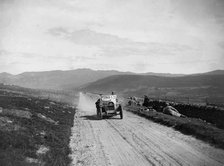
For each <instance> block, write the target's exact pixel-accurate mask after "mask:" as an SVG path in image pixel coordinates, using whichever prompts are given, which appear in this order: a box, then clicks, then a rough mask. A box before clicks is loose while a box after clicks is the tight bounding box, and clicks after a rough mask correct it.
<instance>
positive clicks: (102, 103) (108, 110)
mask: <svg viewBox="0 0 224 166" xmlns="http://www.w3.org/2000/svg"><path fill="white" fill-rule="evenodd" d="M95 104H96V113H97V117H98V118H99V119H103V117H111V116H116V115H120V118H121V119H123V109H122V106H121V104H119V103H118V99H117V95H114V94H112V95H100V98H99V99H98V100H97V102H96V103H95Z"/></svg>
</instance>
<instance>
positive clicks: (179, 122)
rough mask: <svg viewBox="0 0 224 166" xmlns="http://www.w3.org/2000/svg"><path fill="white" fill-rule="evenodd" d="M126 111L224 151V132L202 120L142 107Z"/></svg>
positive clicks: (127, 108)
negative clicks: (175, 115) (147, 109)
mask: <svg viewBox="0 0 224 166" xmlns="http://www.w3.org/2000/svg"><path fill="white" fill-rule="evenodd" d="M125 109H126V110H127V111H130V112H133V113H134V114H137V115H139V116H142V117H145V118H147V119H150V120H152V121H154V122H157V123H160V124H163V125H166V126H169V127H173V128H174V129H176V130H178V131H180V132H182V133H184V134H187V135H192V136H194V137H196V138H198V139H200V140H203V141H205V142H207V143H210V144H211V145H214V146H216V147H218V148H222V149H224V130H222V129H219V128H217V127H216V126H214V125H212V124H209V123H206V122H204V121H202V120H200V119H196V118H181V117H174V116H170V115H166V114H163V113H161V112H156V111H146V110H144V107H141V106H126V108H125Z"/></svg>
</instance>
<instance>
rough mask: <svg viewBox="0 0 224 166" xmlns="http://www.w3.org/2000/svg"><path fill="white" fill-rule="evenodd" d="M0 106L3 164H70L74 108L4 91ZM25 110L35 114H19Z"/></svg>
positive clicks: (4, 165)
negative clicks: (41, 148)
mask: <svg viewBox="0 0 224 166" xmlns="http://www.w3.org/2000/svg"><path fill="white" fill-rule="evenodd" d="M0 107H1V108H0V109H1V110H3V111H1V112H0V166H30V165H32V166H35V165H46V166H66V165H69V163H70V158H69V154H70V148H69V141H70V140H69V138H70V135H71V127H72V125H73V118H74V114H75V109H74V108H73V107H70V106H69V105H68V104H66V103H59V102H53V101H51V100H48V99H39V98H34V97H31V96H24V95H23V96H21V95H20V94H16V93H11V92H10V93H9V92H7V91H4V90H1V91H0ZM4 110H6V111H5V112H4ZM7 110H10V112H9V113H7ZM17 110H20V111H17ZM13 111H15V114H13ZM22 111H24V112H26V113H27V112H29V113H31V114H29V115H31V116H30V117H29V116H25V117H24V116H22V114H21V115H20V114H16V112H19V113H21V112H22ZM40 147H44V148H45V150H46V149H47V150H46V151H45V150H43V151H42V152H39V153H38V150H40Z"/></svg>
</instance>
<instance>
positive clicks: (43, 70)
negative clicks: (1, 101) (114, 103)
mask: <svg viewBox="0 0 224 166" xmlns="http://www.w3.org/2000/svg"><path fill="white" fill-rule="evenodd" d="M73 70H93V71H117V72H131V71H121V70H115V69H111V70H110V69H108V70H103V69H102V70H100V69H99V70H97V69H91V68H77V69H72V70H57V69H56V70H39V71H24V72H21V73H16V74H14V73H10V72H4V71H3V72H0V74H1V73H8V74H11V75H19V74H22V73H32V72H53V71H63V72H66V71H73ZM220 70H222V69H217V70H209V71H205V72H202V73H207V72H212V71H220ZM131 73H135V74H144V73H155V74H177V75H178V74H180V75H191V74H200V73H188V74H184V73H169V72H166V73H165V72H162V73H157V72H153V71H148V72H142V73H140V72H131Z"/></svg>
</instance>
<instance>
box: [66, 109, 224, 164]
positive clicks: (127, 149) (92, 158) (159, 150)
mask: <svg viewBox="0 0 224 166" xmlns="http://www.w3.org/2000/svg"><path fill="white" fill-rule="evenodd" d="M70 146H71V148H72V154H71V157H72V160H73V161H72V165H84V166H90V165H96V166H100V165H102V166H107V165H113V166H117V165H122V166H128V165H130V166H132V165H133V166H137V165H138V166H144V165H147V166H148V165H192V166H200V165H203V166H204V165H208V166H219V165H220V166H221V165H224V151H223V150H221V149H217V148H214V147H212V146H210V145H208V144H206V143H204V142H202V141H200V140H197V139H195V138H193V137H191V136H186V135H183V134H182V133H180V132H178V131H175V130H174V129H172V128H170V127H166V126H162V125H160V124H157V123H154V122H152V121H150V120H147V119H145V118H142V117H139V116H137V115H134V114H132V113H130V112H126V111H124V119H123V120H120V119H119V116H117V117H113V118H110V119H103V120H97V118H96V116H95V111H89V110H78V111H77V114H76V116H75V120H74V126H73V128H72V137H71V142H70Z"/></svg>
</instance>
